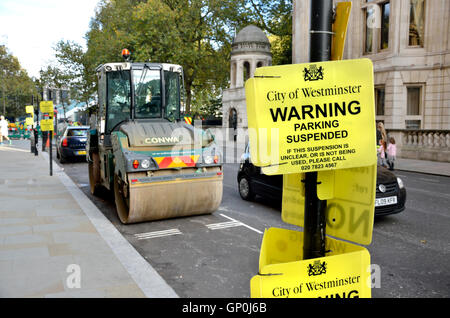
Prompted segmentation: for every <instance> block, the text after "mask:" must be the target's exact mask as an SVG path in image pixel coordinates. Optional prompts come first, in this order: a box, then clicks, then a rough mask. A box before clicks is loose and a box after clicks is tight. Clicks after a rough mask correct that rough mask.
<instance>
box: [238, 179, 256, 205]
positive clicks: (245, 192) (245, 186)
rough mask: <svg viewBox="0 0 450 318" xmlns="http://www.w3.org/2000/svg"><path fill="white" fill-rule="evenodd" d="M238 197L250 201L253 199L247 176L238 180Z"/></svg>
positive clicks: (253, 195) (253, 194)
mask: <svg viewBox="0 0 450 318" xmlns="http://www.w3.org/2000/svg"><path fill="white" fill-rule="evenodd" d="M239 195H240V196H241V198H242V199H244V200H247V201H251V200H253V199H254V198H255V193H254V192H253V189H252V186H251V184H250V180H249V179H248V177H247V176H242V177H241V178H240V179H239Z"/></svg>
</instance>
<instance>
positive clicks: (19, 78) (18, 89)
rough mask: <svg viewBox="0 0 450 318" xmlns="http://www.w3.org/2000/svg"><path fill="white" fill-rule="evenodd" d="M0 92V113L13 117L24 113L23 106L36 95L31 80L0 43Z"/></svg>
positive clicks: (29, 102) (17, 61)
mask: <svg viewBox="0 0 450 318" xmlns="http://www.w3.org/2000/svg"><path fill="white" fill-rule="evenodd" d="M0 94H1V95H0V96H1V98H0V113H2V114H4V115H5V116H14V117H16V116H21V115H24V114H25V107H24V106H25V105H29V104H31V96H32V95H37V91H36V88H35V86H34V83H33V81H32V80H31V79H30V78H29V77H28V74H27V72H26V71H25V70H24V69H23V68H22V67H21V65H20V63H19V60H18V59H17V58H16V57H15V56H13V55H12V54H10V53H9V51H8V49H7V48H6V46H4V45H0ZM3 109H5V112H4V111H3Z"/></svg>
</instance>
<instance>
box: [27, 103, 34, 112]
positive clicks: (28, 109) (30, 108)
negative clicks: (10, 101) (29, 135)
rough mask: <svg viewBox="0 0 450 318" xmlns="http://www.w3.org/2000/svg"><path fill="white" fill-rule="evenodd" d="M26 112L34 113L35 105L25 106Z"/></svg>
mask: <svg viewBox="0 0 450 318" xmlns="http://www.w3.org/2000/svg"><path fill="white" fill-rule="evenodd" d="M25 112H26V113H27V114H34V106H33V105H28V106H25Z"/></svg>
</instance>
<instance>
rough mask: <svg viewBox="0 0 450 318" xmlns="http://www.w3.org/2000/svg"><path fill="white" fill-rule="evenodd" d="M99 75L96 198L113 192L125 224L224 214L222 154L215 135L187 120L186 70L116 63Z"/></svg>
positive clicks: (90, 149) (91, 150) (93, 152)
mask: <svg viewBox="0 0 450 318" xmlns="http://www.w3.org/2000/svg"><path fill="white" fill-rule="evenodd" d="M97 75H98V83H99V85H98V87H99V92H98V93H99V99H98V100H99V108H98V113H97V115H96V116H95V118H91V129H90V133H89V138H88V144H87V157H88V163H89V182H90V188H91V192H92V193H93V194H97V193H98V192H99V191H101V190H102V189H108V190H110V191H113V192H114V197H115V203H116V208H117V212H118V216H119V218H120V220H121V221H122V222H123V223H136V222H144V221H152V220H160V219H166V218H174V217H183V216H189V215H198V214H207V213H213V212H214V211H215V210H217V208H218V207H219V205H220V203H221V200H222V182H223V175H222V154H221V153H220V151H219V149H218V147H217V146H216V144H215V142H214V137H213V136H212V135H211V134H210V133H209V132H205V131H203V130H199V129H195V128H194V127H193V126H191V125H188V124H185V123H184V122H181V121H180V106H181V102H182V92H183V88H182V83H183V71H182V68H181V66H179V65H175V64H164V63H163V64H156V63H129V62H125V63H109V64H105V65H101V66H99V67H98V68H97Z"/></svg>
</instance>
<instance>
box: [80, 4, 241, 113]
mask: <svg viewBox="0 0 450 318" xmlns="http://www.w3.org/2000/svg"><path fill="white" fill-rule="evenodd" d="M243 3H244V1H243V0H221V1H219V0H208V1H206V0H189V1H187V0H160V1H156V0H148V1H133V0H111V1H104V2H102V3H101V4H100V6H99V10H98V12H97V14H96V17H95V18H94V20H93V21H92V23H91V29H90V31H89V32H88V34H87V38H88V53H89V54H93V55H96V56H97V62H99V64H100V63H105V62H108V61H111V59H112V58H117V56H118V54H117V53H116V52H120V48H123V47H128V48H129V49H130V50H131V51H132V54H133V53H134V55H133V58H134V59H135V60H137V61H153V62H167V63H176V64H180V65H182V66H183V69H184V76H185V78H184V79H185V89H186V112H189V111H190V106H191V103H192V102H195V99H194V98H193V96H194V95H195V94H193V91H194V90H195V91H196V95H199V96H200V95H204V94H205V93H207V92H208V91H212V87H213V86H215V87H225V86H226V85H227V81H228V76H229V56H230V47H231V41H232V36H233V31H234V26H235V25H236V23H237V22H236V21H242V18H241V16H244V13H243V12H244V10H245V8H244V7H243ZM119 13H120V14H119ZM108 59H109V60H108ZM200 91H202V92H203V94H200V93H199V92H200Z"/></svg>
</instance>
